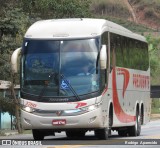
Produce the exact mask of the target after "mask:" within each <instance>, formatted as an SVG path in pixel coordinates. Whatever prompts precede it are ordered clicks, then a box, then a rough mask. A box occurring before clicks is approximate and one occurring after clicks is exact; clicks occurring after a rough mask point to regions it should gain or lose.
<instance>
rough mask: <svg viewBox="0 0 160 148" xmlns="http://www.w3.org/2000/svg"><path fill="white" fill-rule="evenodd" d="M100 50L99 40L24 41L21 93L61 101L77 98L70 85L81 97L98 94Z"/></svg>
mask: <svg viewBox="0 0 160 148" xmlns="http://www.w3.org/2000/svg"><path fill="white" fill-rule="evenodd" d="M98 51H99V38H95V39H84V40H59V41H58V40H54V41H53V40H24V44H23V49H22V68H21V69H22V72H21V93H24V94H28V95H29V94H30V95H32V96H37V97H38V96H39V95H40V94H42V91H44V92H43V96H41V99H45V97H54V98H56V99H59V97H73V96H75V95H74V93H73V91H72V90H71V88H70V86H71V87H72V88H73V89H74V91H75V92H76V94H77V95H78V96H80V95H86V94H90V93H93V92H96V91H98V90H99V72H98V73H96V60H97V56H98ZM62 76H63V77H62ZM43 88H45V90H43Z"/></svg>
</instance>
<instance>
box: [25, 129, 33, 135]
mask: <svg viewBox="0 0 160 148" xmlns="http://www.w3.org/2000/svg"><path fill="white" fill-rule="evenodd" d="M23 134H32V130H24V131H23Z"/></svg>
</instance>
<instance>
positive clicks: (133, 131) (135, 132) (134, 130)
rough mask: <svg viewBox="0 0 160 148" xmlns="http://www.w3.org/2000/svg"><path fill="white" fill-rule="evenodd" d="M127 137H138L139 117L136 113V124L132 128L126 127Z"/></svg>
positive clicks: (139, 130) (139, 131)
mask: <svg viewBox="0 0 160 148" xmlns="http://www.w3.org/2000/svg"><path fill="white" fill-rule="evenodd" d="M128 131H129V136H134V137H135V136H139V135H140V133H141V117H140V115H139V113H138V111H137V113H136V124H135V125H134V126H131V127H128Z"/></svg>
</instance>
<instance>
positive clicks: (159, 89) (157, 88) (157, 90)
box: [150, 85, 160, 98]
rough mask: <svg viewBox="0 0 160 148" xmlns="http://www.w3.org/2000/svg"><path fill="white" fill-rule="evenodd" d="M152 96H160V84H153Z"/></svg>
mask: <svg viewBox="0 0 160 148" xmlns="http://www.w3.org/2000/svg"><path fill="white" fill-rule="evenodd" d="M150 96H151V98H160V85H152V86H151V95H150Z"/></svg>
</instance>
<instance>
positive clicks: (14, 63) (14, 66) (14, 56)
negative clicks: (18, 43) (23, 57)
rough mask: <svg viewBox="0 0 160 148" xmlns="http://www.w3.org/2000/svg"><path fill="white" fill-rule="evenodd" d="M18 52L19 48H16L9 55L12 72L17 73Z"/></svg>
mask: <svg viewBox="0 0 160 148" xmlns="http://www.w3.org/2000/svg"><path fill="white" fill-rule="evenodd" d="M20 52H21V48H17V49H16V50H15V51H14V52H13V54H12V56H11V68H12V72H13V73H14V74H15V73H18V57H19V54H20Z"/></svg>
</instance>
